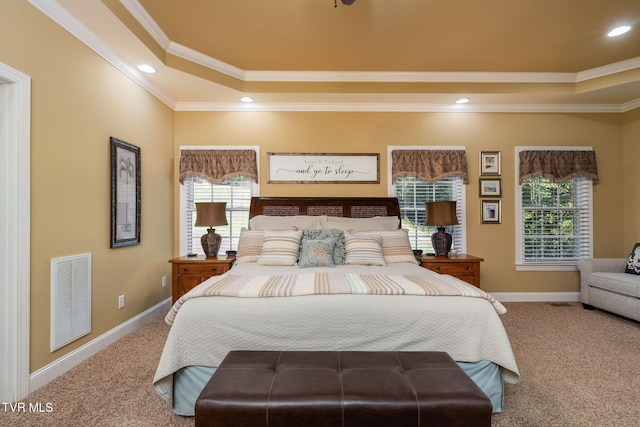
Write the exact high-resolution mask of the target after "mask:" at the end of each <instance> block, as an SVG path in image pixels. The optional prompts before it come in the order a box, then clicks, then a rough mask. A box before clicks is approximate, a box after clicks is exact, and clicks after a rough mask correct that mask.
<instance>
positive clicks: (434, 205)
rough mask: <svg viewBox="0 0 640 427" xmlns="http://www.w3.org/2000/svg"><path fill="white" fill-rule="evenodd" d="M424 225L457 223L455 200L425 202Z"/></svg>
mask: <svg viewBox="0 0 640 427" xmlns="http://www.w3.org/2000/svg"><path fill="white" fill-rule="evenodd" d="M426 208H427V217H426V219H425V225H435V226H443V225H457V224H458V217H457V216H456V202H455V201H452V202H427V203H426Z"/></svg>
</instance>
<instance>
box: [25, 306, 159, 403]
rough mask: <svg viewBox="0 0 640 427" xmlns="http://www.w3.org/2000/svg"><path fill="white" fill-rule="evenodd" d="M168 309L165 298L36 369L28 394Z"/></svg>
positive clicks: (30, 378)
mask: <svg viewBox="0 0 640 427" xmlns="http://www.w3.org/2000/svg"><path fill="white" fill-rule="evenodd" d="M170 308H171V298H167V299H166V300H164V301H162V302H160V303H158V304H156V305H154V306H153V307H151V308H150V309H148V310H147V311H144V312H142V313H140V314H138V315H137V316H135V317H132V318H131V319H129V320H127V321H126V322H124V323H122V324H120V325H118V326H116V327H115V328H113V329H111V330H110V331H107V332H105V333H104V334H102V335H100V336H99V337H97V338H94V339H93V340H91V341H89V342H88V343H86V344H84V345H83V346H82V347H78V348H77V349H75V350H73V351H72V352H70V353H67V354H65V355H64V356H62V357H60V358H59V359H56V360H54V361H53V362H51V363H49V364H48V365H46V366H44V367H42V368H40V369H38V370H37V371H35V372H34V373H32V374H31V375H30V376H29V392H30V393H31V392H34V391H35V390H37V389H39V388H40V387H42V386H43V385H45V384H47V383H48V382H50V381H52V380H54V379H55V378H57V377H59V376H60V375H62V374H64V373H65V372H67V371H68V370H69V369H71V368H73V367H74V366H76V365H78V364H80V363H81V362H83V361H84V360H86V359H88V358H89V357H91V356H93V355H94V354H96V353H97V352H99V351H100V350H103V349H104V348H106V347H107V346H109V345H110V344H113V343H114V342H116V341H117V340H119V339H120V338H122V337H124V336H125V335H127V334H128V333H130V332H132V331H134V330H135V329H137V328H139V327H140V326H142V325H143V324H145V323H146V322H148V321H149V320H151V319H153V318H154V317H156V316H159V315H160V314H162V313H166V312H168V311H169V309H170Z"/></svg>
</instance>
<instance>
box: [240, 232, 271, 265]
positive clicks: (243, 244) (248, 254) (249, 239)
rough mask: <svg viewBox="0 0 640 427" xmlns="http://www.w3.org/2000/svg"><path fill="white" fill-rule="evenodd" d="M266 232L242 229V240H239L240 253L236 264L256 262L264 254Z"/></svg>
mask: <svg viewBox="0 0 640 427" xmlns="http://www.w3.org/2000/svg"><path fill="white" fill-rule="evenodd" d="M263 240H264V231H253V230H247V229H246V228H242V229H241V230H240V240H238V253H237V254H236V260H235V262H236V263H237V264H242V263H247V262H256V261H258V258H260V254H261V253H262V241H263Z"/></svg>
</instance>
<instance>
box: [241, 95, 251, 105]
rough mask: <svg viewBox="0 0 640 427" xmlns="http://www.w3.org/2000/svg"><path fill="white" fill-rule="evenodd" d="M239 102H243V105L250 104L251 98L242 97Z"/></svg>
mask: <svg viewBox="0 0 640 427" xmlns="http://www.w3.org/2000/svg"><path fill="white" fill-rule="evenodd" d="M240 101H242V102H244V103H245V104H250V103H252V102H253V98H251V97H250V96H243V97H242V98H240Z"/></svg>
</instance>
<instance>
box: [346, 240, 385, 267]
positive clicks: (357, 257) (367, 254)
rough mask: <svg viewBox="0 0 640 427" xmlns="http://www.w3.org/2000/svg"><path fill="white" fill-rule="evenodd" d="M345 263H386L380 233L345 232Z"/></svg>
mask: <svg viewBox="0 0 640 427" xmlns="http://www.w3.org/2000/svg"><path fill="white" fill-rule="evenodd" d="M344 249H345V253H346V254H345V259H344V263H345V264H350V265H384V256H383V255H382V237H381V236H380V235H367V234H361V233H358V234H354V233H349V232H345V233H344Z"/></svg>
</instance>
